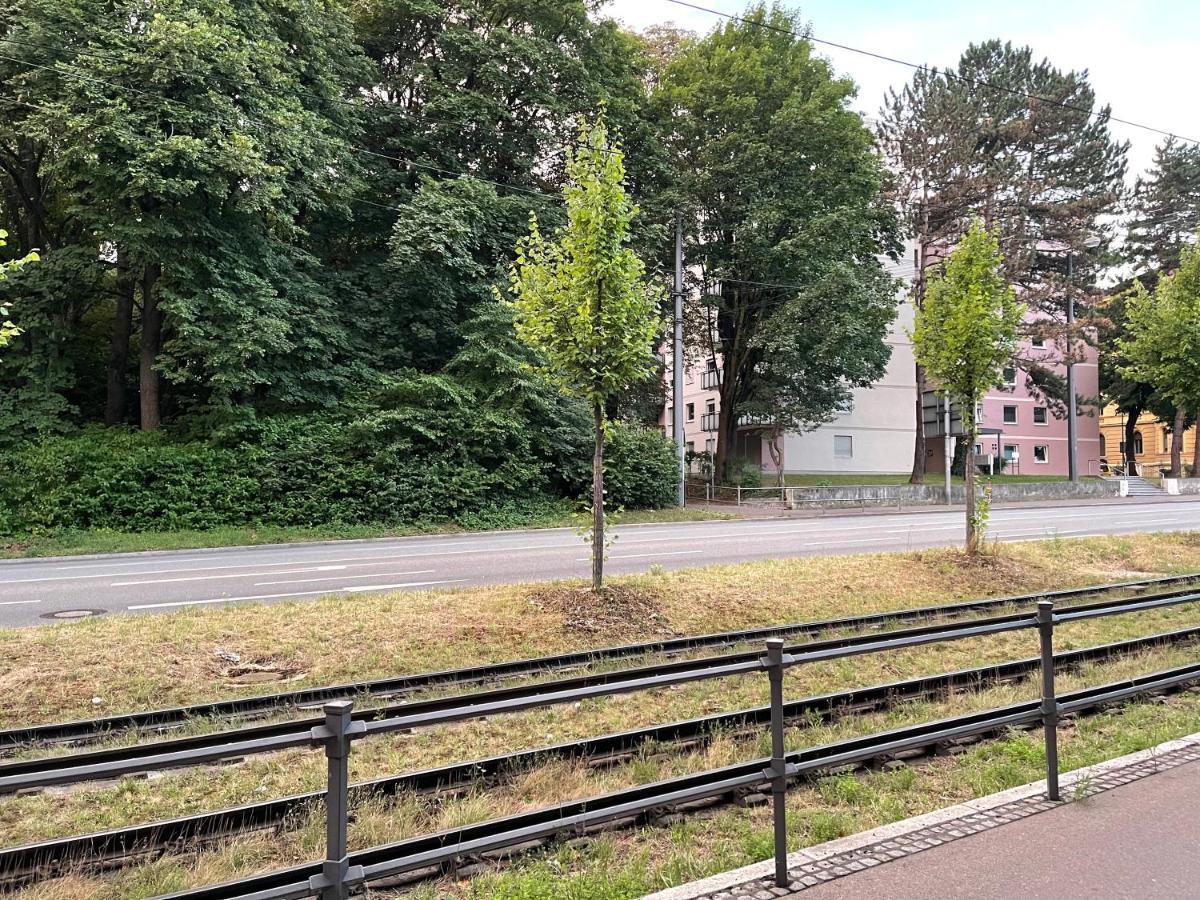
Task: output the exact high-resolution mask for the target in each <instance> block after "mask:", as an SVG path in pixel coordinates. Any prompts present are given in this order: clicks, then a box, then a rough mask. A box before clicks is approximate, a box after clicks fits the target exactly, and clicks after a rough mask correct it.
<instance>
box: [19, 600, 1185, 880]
mask: <svg viewBox="0 0 1200 900" xmlns="http://www.w3.org/2000/svg"><path fill="white" fill-rule="evenodd" d="M1198 601H1200V593H1181V594H1176V595H1165V596H1159V597H1151V598H1143V599H1137V598H1134V599H1129V600H1113V601H1104V602H1101V603H1097V604H1091V605H1089V606H1087V607H1079V608H1068V609H1065V610H1063V611H1061V612H1059V613H1055V611H1054V604H1053V601H1052V600H1042V601H1040V602H1039V603H1038V608H1037V612H1036V614H1030V613H1027V612H1026V613H1012V614H1005V615H999V616H992V617H990V618H983V619H976V620H968V621H965V622H962V623H957V624H948V625H932V626H930V625H927V626H920V627H916V628H909V629H904V630H898V631H893V632H887V633H883V634H878V635H861V636H858V637H852V638H843V639H834V640H830V641H824V642H818V643H810V644H800V645H795V646H793V647H790V648H789V647H786V646H785V643H784V641H783V639H782V638H772V639H770V640H768V641H767V642H766V652H765V654H761V655H760V654H758V653H755V652H749V653H745V652H734V653H727V654H722V655H716V656H712V657H708V658H706V659H705V660H702V661H698V662H702V663H703V664H702V665H700V666H697V665H696V664H695V663H686V664H685V663H682V662H680V663H666V664H663V665H661V666H655V667H644V668H642V669H639V670H634V671H632V672H630V673H629V677H624V678H622V677H620V675H619V673H617V674H616V680H614V681H612V682H607V683H605V682H601V683H587V684H584V685H582V686H578V687H569V688H565V689H553V688H554V686H553V685H551V686H548V687H550V688H551V689H550V690H545V691H542V692H540V693H536V692H535V693H529V694H522V695H519V696H513V697H504V696H501V697H500V698H499V699H494V700H490V699H486V698H487V695H486V694H484V695H482V696H481V697H480V698H479V700H478V701H477V702H461V703H457V704H455V705H450V706H447V707H444V708H436V709H431V710H428V711H422V712H417V713H415V714H409V715H398V716H392V717H389V718H385V719H379V720H373V721H362V720H359V719H355V718H354V716H353V714H352V713H353V703H352V702H351V701H349V700H339V701H333V702H330V703H327V704H326V705H325V707H324V719H323V721H322V723H321V724H320V725H315V726H313V727H309V728H298V729H295V730H292V731H289V732H285V733H283V734H276V735H272V736H270V737H264V738H259V739H254V740H247V741H241V742H237V743H231V744H226V745H222V746H219V747H205V748H196V749H190V750H185V751H180V752H175V753H166V754H162V755H160V756H158V757H155V756H149V757H147V756H143V757H141V758H139V759H138V760H136V761H135V762H130V761H121V760H114V761H108V762H103V763H98V764H92V765H83V766H68V767H59V768H52V769H50V770H47V771H36V770H35V771H27V772H22V773H20V774H17V775H13V776H7V777H0V793H7V792H14V791H19V790H23V789H28V788H31V787H44V786H49V785H63V784H73V783H80V782H84V781H90V780H95V779H102V778H110V777H113V776H119V775H123V774H128V773H130V772H132V771H144V770H145V769H146V768H148V767H149V768H170V767H172V766H177V765H180V764H184V763H198V762H213V761H217V760H220V759H225V758H229V757H230V756H248V755H252V754H261V753H273V752H277V751H279V750H284V749H289V748H295V747H304V746H308V747H312V748H318V747H319V748H323V749H324V752H325V756H326V759H327V786H326V795H325V798H326V804H325V818H326V853H325V858H324V859H323V860H322V861H321V862H320V863H319V864H310V865H309V866H301V867H296V868H294V869H288V870H282V871H279V872H275V873H268V874H267V875H259V876H250V877H249V878H245V879H241V880H239V881H236V882H229V883H228V884H226V885H217V886H211V887H204V888H196V889H193V890H188V891H183V892H181V893H178V894H174V895H171V896H172V897H179V898H182V897H190V898H193V900H195V898H226V897H236V896H246V895H250V896H254V897H256V898H261V900H268V898H284V897H288V898H290V897H313V896H318V897H320V898H322V900H333V898H339V900H340V898H344V897H346V896H348V894H349V891H350V889H351V888H352V887H355V886H357V885H359V884H363V883H366V882H370V881H372V880H377V879H380V878H384V877H390V876H393V875H397V874H402V873H406V872H412V871H414V870H418V869H423V868H428V867H429V866H436V865H443V864H446V863H447V862H450V861H453V860H454V859H457V858H460V857H461V856H463V855H466V854H471V853H481V852H486V851H489V850H494V849H500V848H505V847H512V846H516V845H520V844H525V843H528V842H529V841H532V840H535V839H538V838H545V837H548V836H552V835H554V834H558V833H562V832H563V831H564V830H571V829H572V828H574V827H590V826H591V825H594V824H597V823H603V822H609V821H613V820H615V819H621V818H624V817H628V816H629V815H631V814H644V813H646V812H647V811H649V810H653V809H656V808H661V807H664V806H670V805H673V804H680V803H685V802H688V801H691V800H695V799H703V798H709V797H713V796H718V795H721V794H726V793H729V792H732V791H736V790H740V789H744V788H749V787H751V786H753V785H758V784H762V783H764V782H769V783H770V785H771V791H772V798H773V805H774V809H773V821H774V838H775V860H776V881H777V884H778V885H779V886H780V887H786V886H787V883H788V881H787V846H786V828H787V814H786V804H785V799H786V791H787V786H788V782H789V780H790V779H792V778H794V777H796V776H797V775H799V774H801V773H802V772H806V771H813V770H827V769H830V768H833V767H836V766H838V765H841V764H843V763H847V762H854V761H862V760H863V759H867V758H873V757H876V756H878V755H880V754H886V753H891V752H896V751H899V750H903V749H908V748H911V747H914V746H927V745H928V743H929V742H930V741H931V740H936V741H943V740H952V739H954V738H956V737H961V736H965V735H979V734H985V733H995V732H997V731H1001V730H1004V729H1006V728H1008V727H1012V726H1015V725H1027V724H1036V723H1037V722H1041V724H1042V726H1043V732H1044V741H1045V747H1046V765H1047V795H1048V796H1049V798H1050V799H1051V800H1058V799H1060V797H1059V786H1058V757H1057V727H1058V720H1059V718H1060V716H1061V715H1063V714H1065V713H1069V712H1073V711H1076V710H1078V709H1082V708H1083V707H1084V706H1085V705H1092V706H1094V705H1097V704H1099V703H1106V702H1112V701H1116V700H1120V699H1124V698H1125V697H1128V696H1132V695H1133V694H1134V693H1139V692H1144V691H1146V690H1152V689H1159V688H1164V687H1170V686H1173V685H1176V684H1182V683H1184V682H1190V681H1196V680H1200V665H1197V666H1189V667H1184V668H1183V669H1181V670H1174V671H1172V672H1168V673H1160V675H1157V676H1150V677H1146V678H1141V679H1133V680H1131V681H1129V682H1126V683H1121V684H1118V685H1115V686H1114V685H1110V686H1105V689H1103V690H1101V691H1099V692H1097V690H1096V689H1091V690H1085V691H1082V692H1077V693H1076V694H1075V695H1072V696H1071V697H1070V698H1068V699H1067V702H1060V698H1059V697H1058V696H1057V695H1056V691H1055V680H1054V668H1055V659H1054V628H1055V626H1056V625H1057V624H1059V623H1067V622H1075V621H1083V620H1088V619H1093V618H1100V617H1104V616H1110V615H1123V614H1127V613H1136V612H1142V611H1146V610H1151V609H1161V608H1165V607H1170V606H1176V605H1181V604H1187V603H1195V602H1198ZM1026 629H1036V630H1037V631H1038V635H1039V641H1040V669H1041V675H1042V679H1041V681H1042V684H1041V699H1040V703H1037V704H1015V705H1013V706H1010V707H1004V708H1000V709H997V710H990V711H987V712H984V713H971V714H968V715H965V716H961V717H959V718H957V719H952V720H945V721H943V722H933V723H925V724H923V725H918V726H909V727H908V728H906V729H899V730H897V731H894V732H886V733H883V734H880V735H875V736H873V738H872V737H868V738H859V739H852V740H850V741H847V742H843V743H842V744H836V745H829V746H827V747H825V748H810V749H808V750H801V751H792V752H791V753H789V752H788V751H787V749H786V741H785V736H786V735H785V724H786V722H785V718H786V710H787V704H786V699H785V696H784V675H785V672H786V671H787V669H789V668H791V667H793V666H798V665H804V664H807V663H813V662H820V661H827V660H833V659H841V658H847V657H851V656H859V655H864V654H874V653H881V652H887V651H891V650H901V649H906V648H909V647H915V646H921V645H926V644H934V643H942V642H947V641H957V640H965V639H969V638H976V637H981V636H986V635H993V634H1001V633H1007V632H1013V631H1020V630H1026ZM763 672H765V673H766V674H767V677H768V681H769V683H770V734H771V756H770V757H769V759H768V760H764V761H761V762H749V763H745V764H741V765H735V766H730V767H727V768H726V769H720V770H713V771H710V772H702V773H698V774H696V775H692V776H684V777H682V778H677V779H674V780H672V781H668V782H660V783H658V784H652V785H643V786H639V787H637V788H632V789H629V790H627V791H622V792H618V793H616V794H612V795H607V796H605V797H598V798H592V799H591V800H588V801H582V802H581V803H579V804H576V806H577V807H578V808H577V811H575V812H574V813H572V814H571V815H561V814H557V812H556V811H554V810H546V811H545V813H546V814H545V815H540V814H539V813H538V812H533V813H527V814H519V815H518V816H515V817H511V818H510V819H508V820H503V821H502V822H500V823H496V824H495V825H494V826H493V827H491V828H487V827H484V826H486V825H487V824H488V823H484V824H483V825H480V826H471V827H469V828H464V829H459V830H457V831H455V832H454V833H453V834H449V833H447V834H440V835H427V836H424V837H421V838H416V839H411V840H409V841H407V842H401V843H400V844H397V845H392V846H391V847H387V846H385V847H379V848H374V849H372V850H368V851H359V852H356V853H355V854H350V852H349V850H348V846H347V821H348V814H349V790H350V783H349V777H348V763H349V756H350V753H351V748H352V746H353V742H354V741H357V740H361V739H364V738H366V737H369V736H372V735H378V734H389V733H398V732H406V731H410V730H412V729H417V728H427V727H431V726H436V725H444V724H449V723H453V722H462V721H466V720H470V719H477V718H482V717H488V716H492V715H496V714H500V713H513V712H520V711H524V710H530V709H536V708H542V707H549V706H555V705H562V704H571V703H576V702H579V701H582V700H587V699H592V698H598V697H604V696H614V695H619V694H627V693H634V692H638V691H643V690H650V689H655V688H662V687H671V686H675V685H680V684H684V683H688V682H697V681H703V680H710V679H716V678H727V677H731V676H740V675H751V674H756V673H763ZM470 699H471V698H466V700H468V701H469V700H470ZM921 742H924V743H921ZM818 751H819V752H818ZM763 762H765V763H766V765H765V766H763V765H762V763H763ZM393 848H394V849H393ZM300 876H303V877H300Z"/></svg>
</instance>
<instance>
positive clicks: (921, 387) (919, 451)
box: [908, 363, 925, 484]
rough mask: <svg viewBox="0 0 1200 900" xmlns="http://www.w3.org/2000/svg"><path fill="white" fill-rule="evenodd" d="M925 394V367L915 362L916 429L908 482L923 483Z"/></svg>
mask: <svg viewBox="0 0 1200 900" xmlns="http://www.w3.org/2000/svg"><path fill="white" fill-rule="evenodd" d="M924 396H925V367H924V366H923V365H921V364H920V363H917V431H916V440H915V441H913V467H912V475H911V476H910V477H909V479H908V483H909V484H924V483H925V411H924V409H923V408H922V407H921V401H922V399H923V398H924Z"/></svg>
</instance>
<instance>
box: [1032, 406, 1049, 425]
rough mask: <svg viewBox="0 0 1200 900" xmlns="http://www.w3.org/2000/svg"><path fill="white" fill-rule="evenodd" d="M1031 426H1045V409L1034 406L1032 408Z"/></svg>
mask: <svg viewBox="0 0 1200 900" xmlns="http://www.w3.org/2000/svg"><path fill="white" fill-rule="evenodd" d="M1033 424H1034V425H1045V424H1046V407H1044V406H1035V407H1034V408H1033Z"/></svg>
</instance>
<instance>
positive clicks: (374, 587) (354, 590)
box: [342, 578, 467, 594]
mask: <svg viewBox="0 0 1200 900" xmlns="http://www.w3.org/2000/svg"><path fill="white" fill-rule="evenodd" d="M466 580H467V579H465V578H450V579H447V580H445V581H409V582H406V583H405V584H368V585H364V586H362V587H347V588H342V590H343V591H345V592H346V593H348V594H360V593H362V592H363V591H392V590H395V589H397V588H413V587H429V586H430V585H433V584H461V583H462V582H464V581H466Z"/></svg>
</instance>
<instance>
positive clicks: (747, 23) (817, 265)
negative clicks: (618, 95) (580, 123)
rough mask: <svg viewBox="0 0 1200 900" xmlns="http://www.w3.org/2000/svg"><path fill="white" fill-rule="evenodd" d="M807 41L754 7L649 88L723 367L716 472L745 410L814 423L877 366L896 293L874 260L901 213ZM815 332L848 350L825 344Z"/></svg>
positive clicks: (711, 352) (712, 349)
mask: <svg viewBox="0 0 1200 900" xmlns="http://www.w3.org/2000/svg"><path fill="white" fill-rule="evenodd" d="M802 34H803V25H802V23H801V21H800V19H799V17H798V16H797V15H794V14H791V13H788V12H786V11H784V10H783V9H782V8H780V7H777V6H776V7H771V8H770V9H768V8H767V7H766V6H765V5H762V4H758V5H756V6H753V7H751V8H750V9H749V10H748V11H747V12H745V13H744V14H743V16H742V17H741V18H740V20H739V21H734V22H730V23H728V24H726V25H723V26H721V27H718V28H717V29H715V30H714V31H712V32H711V33H710V34H708V35H707V36H706V37H704V38H702V39H700V40H695V41H691V42H685V43H684V44H683V46H682V47H680V48H678V49H677V50H676V51H675V52H674V55H673V57H672V58H671V60H670V62H669V63H668V64H667V65H666V67H665V69H664V70H663V72H662V74H661V76H660V79H659V84H658V88H657V91H656V94H655V102H656V108H657V110H658V112H659V115H660V116H661V117H662V119H663V122H664V124H663V127H664V129H665V130H666V133H667V134H668V138H667V141H668V145H669V147H670V148H671V150H672V154H673V159H674V162H675V166H676V167H677V169H678V171H679V175H678V181H677V185H676V187H675V190H676V191H677V193H678V196H679V197H680V203H681V205H682V208H683V209H684V211H685V215H686V216H687V221H688V225H687V231H688V232H689V233H693V234H694V235H695V238H694V239H691V240H689V241H687V243H686V245H685V256H686V262H687V265H688V267H689V268H690V269H692V270H694V271H696V272H698V273H700V277H701V280H702V284H701V286H700V287H701V291H700V293H701V295H702V301H701V305H700V306H698V307H694V308H693V309H692V310H691V321H692V322H694V323H695V325H694V327H693V328H691V329H690V332H691V334H692V335H693V336H694V340H695V341H696V342H697V343H698V344H699V345H700V346H699V348H698V349H699V351H700V352H701V353H703V355H705V356H712V357H718V358H719V360H720V364H721V370H722V379H721V388H720V392H721V394H720V396H721V399H720V408H719V410H718V424H717V428H718V432H717V459H716V468H717V473H718V477H721V478H724V477H727V475H728V472H727V468H728V466H727V463H728V462H729V461H730V460H731V457H732V453H733V447H734V443H735V437H736V435H737V434H738V429H739V423H740V422H742V421H743V419H744V417H745V416H747V415H749V414H757V415H764V416H769V417H775V416H779V417H780V419H779V421H780V423H781V424H783V425H785V426H789V427H790V426H791V425H796V426H797V427H811V426H812V425H813V424H817V423H820V422H822V421H825V420H826V419H827V418H828V417H829V416H830V415H832V414H834V413H836V412H838V411H839V410H840V409H843V408H844V407H845V404H846V401H847V391H846V389H847V387H848V386H850V385H853V384H860V383H864V382H865V381H869V380H870V379H871V377H873V375H874V374H876V373H878V371H879V364H880V361H881V360H884V361H885V360H886V358H887V348H886V346H885V344H884V337H885V334H886V330H887V324H888V322H890V317H891V313H889V312H888V309H887V307H888V306H889V305H890V306H891V307H892V309H893V311H894V307H895V295H894V293H893V290H892V287H891V285H890V283H889V280H888V278H887V277H886V275H885V274H884V271H883V264H882V263H881V262H880V256H881V254H887V253H894V252H895V251H897V250H898V245H897V242H896V224H897V223H896V216H895V213H894V212H893V210H892V208H891V206H890V205H889V204H887V203H886V202H884V201H883V199H882V196H881V188H882V185H883V182H884V178H885V175H884V171H883V168H882V164H881V160H880V159H879V156H878V154H877V153H876V151H875V147H874V140H873V137H872V135H871V132H870V131H869V130H868V129H867V128H866V127H865V126H864V124H863V120H862V118H861V117H860V116H859V115H857V114H856V113H854V112H852V111H851V110H850V109H849V108H848V104H849V101H850V99H851V98H852V97H853V95H854V84H853V83H852V82H851V81H850V80H849V79H847V78H838V77H836V76H835V75H834V74H833V72H832V70H831V68H830V65H829V63H828V62H827V61H826V60H824V59H822V58H821V57H819V56H818V55H817V54H816V53H814V51H813V47H812V44H811V43H809V41H807V40H805V39H804V37H803V36H802ZM834 286H836V291H835V290H834ZM835 292H836V293H837V299H836V302H827V301H829V300H830V299H831V297H832V295H833V294H834V293H835ZM822 304H823V305H822ZM818 306H819V307H820V309H819V310H818ZM814 315H819V317H820V321H819V322H818V321H814V320H813V316H814ZM826 334H837V335H840V336H842V337H843V338H845V339H846V345H845V346H844V347H841V348H836V349H835V348H832V347H829V346H825V347H822V339H823V337H824V335H826ZM814 353H815V356H814V355H812V354H814Z"/></svg>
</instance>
